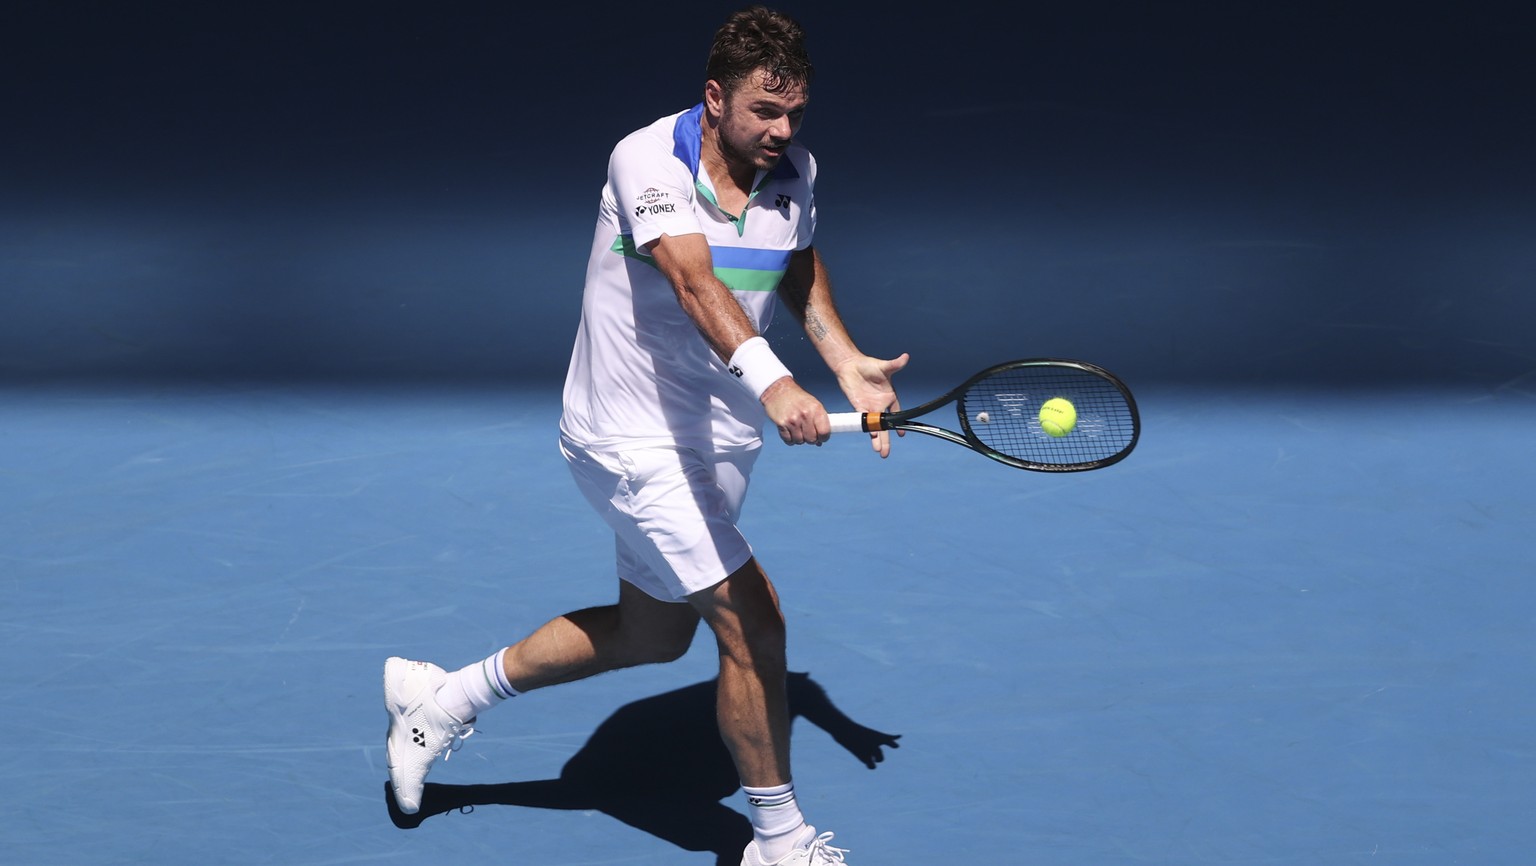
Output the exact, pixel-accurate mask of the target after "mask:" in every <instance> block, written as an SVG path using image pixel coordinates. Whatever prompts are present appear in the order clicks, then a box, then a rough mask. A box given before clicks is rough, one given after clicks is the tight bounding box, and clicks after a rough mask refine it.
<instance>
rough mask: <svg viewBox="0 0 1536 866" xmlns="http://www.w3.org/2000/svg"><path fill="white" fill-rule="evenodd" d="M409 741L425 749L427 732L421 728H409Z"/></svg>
mask: <svg viewBox="0 0 1536 866" xmlns="http://www.w3.org/2000/svg"><path fill="white" fill-rule="evenodd" d="M411 742H413V743H415V744H416V745H418V746H420V747H422V748H423V749H425V748H426V747H427V733H426V731H423V730H422V729H421V728H411Z"/></svg>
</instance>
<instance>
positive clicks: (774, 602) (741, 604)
mask: <svg viewBox="0 0 1536 866" xmlns="http://www.w3.org/2000/svg"><path fill="white" fill-rule="evenodd" d="M691 600H692V601H693V604H694V607H695V608H696V609H698V611H699V613H700V615H701V616H702V617H703V618H704V621H705V622H706V623H707V624H708V625H709V628H710V630H711V631H712V632H714V634H715V638H716V640H717V641H718V642H719V643H720V646H721V650H722V651H724V652H728V653H732V654H736V653H744V654H746V655H747V656H749V657H750V658H752V659H755V660H758V661H762V662H769V661H776V663H777V664H779V665H782V661H783V656H784V642H785V630H784V615H783V613H781V612H780V610H779V598H778V595H777V593H776V592H775V591H774V588H773V583H772V582H771V581H769V580H768V575H767V574H765V573H764V572H763V570H762V568H761V567H759V566H758V564H757V561H756V560H755V559H753V560H748V562H747V564H746V565H743V566H742V567H741V568H739V569H737V570H736V571H735V572H733V573H732V574H731V576H730V577H728V578H726V579H725V581H724V582H722V583H720V584H719V585H717V586H715V587H713V588H711V589H709V590H705V591H704V592H702V593H697V594H696V595H695V596H694V597H693V598H692V599H691Z"/></svg>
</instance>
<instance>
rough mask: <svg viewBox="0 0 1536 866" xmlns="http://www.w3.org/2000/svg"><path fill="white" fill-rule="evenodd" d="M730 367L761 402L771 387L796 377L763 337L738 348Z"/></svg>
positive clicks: (753, 339)
mask: <svg viewBox="0 0 1536 866" xmlns="http://www.w3.org/2000/svg"><path fill="white" fill-rule="evenodd" d="M728 366H729V368H730V371H731V375H733V376H735V377H736V379H737V381H739V382H741V386H742V387H743V388H746V389H747V391H748V392H749V393H750V394H751V395H752V396H754V397H756V398H757V399H759V400H761V399H763V392H764V391H766V390H768V386H769V385H772V384H773V383H774V382H777V381H779V380H780V379H782V378H784V377H785V376H793V375H794V374H792V373H790V372H789V368H788V367H786V366H784V362H783V361H780V360H779V356H778V355H775V354H774V353H773V349H772V348H771V347H769V345H768V341H767V340H765V339H763V338H762V337H753V338H751V339H749V340H747V341H746V342H745V343H742V344H741V345H740V346H738V347H737V348H736V354H734V355H732V356H731V362H730V364H729V365H728Z"/></svg>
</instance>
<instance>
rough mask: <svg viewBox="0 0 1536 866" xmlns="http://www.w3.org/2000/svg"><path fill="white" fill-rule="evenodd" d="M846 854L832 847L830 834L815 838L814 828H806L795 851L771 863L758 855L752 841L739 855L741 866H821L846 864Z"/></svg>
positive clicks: (755, 845)
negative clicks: (844, 856)
mask: <svg viewBox="0 0 1536 866" xmlns="http://www.w3.org/2000/svg"><path fill="white" fill-rule="evenodd" d="M847 853H848V849H847V848H833V847H832V834H831V833H823V834H821V835H820V836H817V835H816V828H815V827H807V828H806V831H805V833H804V834H803V835H801V837H800V843H799V844H798V845H796V846H795V850H793V851H791V852H789V853H788V854H785V855H784V856H783V857H781V858H779V859H778V860H774V861H773V862H771V863H770V862H769V861H767V860H764V859H763V857H762V855H761V854H759V853H758V850H757V841H756V840H753V841H752V842H750V843H748V844H747V850H746V851H745V852H743V853H742V855H741V866H823V864H826V863H843V862H846V861H844V860H843V855H844V854H847Z"/></svg>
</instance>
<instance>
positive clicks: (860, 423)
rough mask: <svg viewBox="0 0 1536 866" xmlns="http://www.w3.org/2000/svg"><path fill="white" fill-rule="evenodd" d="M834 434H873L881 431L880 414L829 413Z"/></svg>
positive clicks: (828, 417)
mask: <svg viewBox="0 0 1536 866" xmlns="http://www.w3.org/2000/svg"><path fill="white" fill-rule="evenodd" d="M827 420H828V421H830V422H832V432H833V433H872V432H874V431H876V430H879V429H881V427H880V413H879V412H829V413H827Z"/></svg>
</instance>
